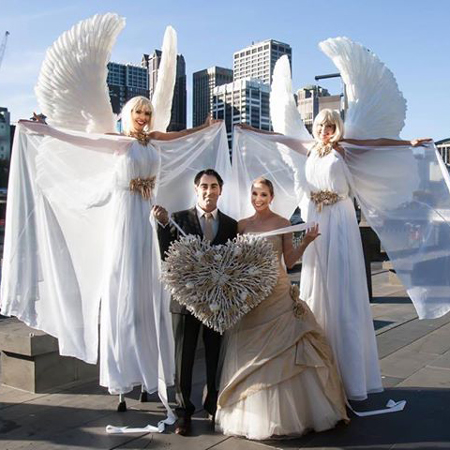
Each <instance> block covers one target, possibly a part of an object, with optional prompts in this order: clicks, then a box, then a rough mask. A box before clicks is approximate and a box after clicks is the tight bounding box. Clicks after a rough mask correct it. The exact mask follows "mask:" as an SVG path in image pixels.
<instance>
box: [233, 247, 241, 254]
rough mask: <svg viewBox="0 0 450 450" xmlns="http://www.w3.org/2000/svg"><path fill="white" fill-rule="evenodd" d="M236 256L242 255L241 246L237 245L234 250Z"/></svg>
mask: <svg viewBox="0 0 450 450" xmlns="http://www.w3.org/2000/svg"><path fill="white" fill-rule="evenodd" d="M233 254H234V256H240V255H242V248H241V247H235V248H234V251H233Z"/></svg>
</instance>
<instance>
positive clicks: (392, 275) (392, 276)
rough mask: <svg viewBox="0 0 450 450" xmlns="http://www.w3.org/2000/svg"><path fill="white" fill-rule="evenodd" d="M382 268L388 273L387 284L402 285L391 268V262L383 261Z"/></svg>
mask: <svg viewBox="0 0 450 450" xmlns="http://www.w3.org/2000/svg"><path fill="white" fill-rule="evenodd" d="M382 268H383V269H384V270H388V271H389V284H394V285H402V282H401V281H400V279H399V277H398V276H397V274H396V273H395V270H394V267H393V266H392V263H391V261H384V262H383V264H382Z"/></svg>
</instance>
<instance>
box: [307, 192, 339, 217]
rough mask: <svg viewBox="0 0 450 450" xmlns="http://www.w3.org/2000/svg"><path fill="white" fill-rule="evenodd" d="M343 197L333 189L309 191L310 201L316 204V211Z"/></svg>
mask: <svg viewBox="0 0 450 450" xmlns="http://www.w3.org/2000/svg"><path fill="white" fill-rule="evenodd" d="M343 198H344V197H342V196H340V195H339V194H338V193H336V192H333V191H317V192H311V193H310V199H311V201H312V202H313V203H314V204H315V205H316V208H317V211H319V212H321V211H322V208H323V207H324V206H329V205H334V204H335V203H337V202H338V201H339V200H342V199H343Z"/></svg>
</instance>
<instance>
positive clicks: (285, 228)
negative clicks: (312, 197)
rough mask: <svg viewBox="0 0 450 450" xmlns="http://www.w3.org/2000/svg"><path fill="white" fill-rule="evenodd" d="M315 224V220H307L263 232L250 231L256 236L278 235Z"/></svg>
mask: <svg viewBox="0 0 450 450" xmlns="http://www.w3.org/2000/svg"><path fill="white" fill-rule="evenodd" d="M315 225H316V224H315V222H307V223H300V224H298V225H291V226H290V227H284V228H277V229H276V230H271V231H265V232H263V233H252V234H253V235H256V236H258V237H269V236H278V235H279V234H286V233H294V232H295V231H305V230H307V229H308V228H312V227H314V226H315ZM319 231H320V230H319Z"/></svg>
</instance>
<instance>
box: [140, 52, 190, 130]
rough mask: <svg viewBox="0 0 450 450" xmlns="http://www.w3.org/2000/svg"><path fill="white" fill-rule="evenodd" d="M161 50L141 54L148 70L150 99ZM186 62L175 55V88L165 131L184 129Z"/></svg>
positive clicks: (156, 78) (143, 63) (181, 57)
mask: <svg viewBox="0 0 450 450" xmlns="http://www.w3.org/2000/svg"><path fill="white" fill-rule="evenodd" d="M161 55H162V52H161V50H155V51H154V52H153V53H152V54H151V55H148V54H144V55H143V56H142V66H143V67H146V68H147V70H148V80H149V81H148V86H149V95H150V99H151V98H152V97H153V93H154V91H155V88H156V82H157V80H158V72H159V65H160V63H161ZM186 107H187V100H186V62H185V60H184V57H183V55H177V71H176V81H175V88H174V92H173V100H172V114H171V118H170V124H169V127H168V128H167V131H180V130H184V129H186Z"/></svg>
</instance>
